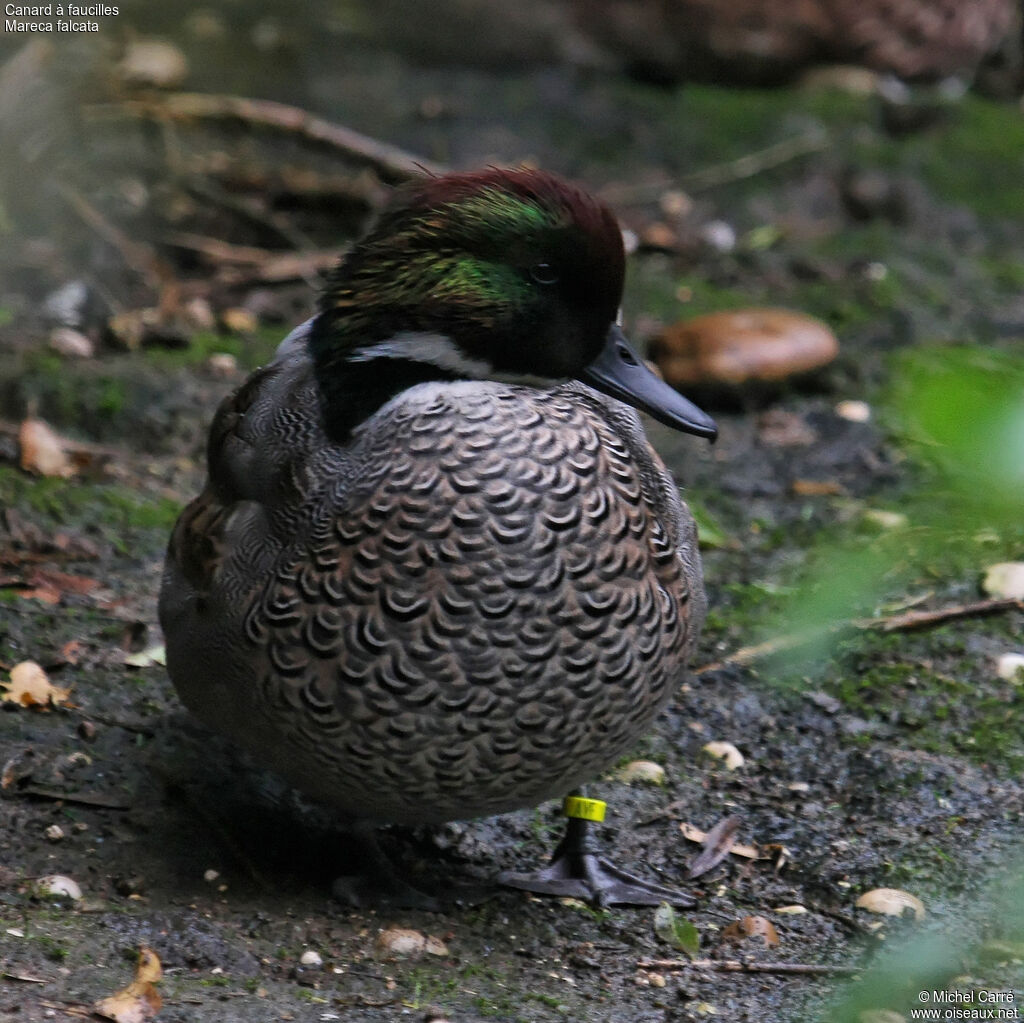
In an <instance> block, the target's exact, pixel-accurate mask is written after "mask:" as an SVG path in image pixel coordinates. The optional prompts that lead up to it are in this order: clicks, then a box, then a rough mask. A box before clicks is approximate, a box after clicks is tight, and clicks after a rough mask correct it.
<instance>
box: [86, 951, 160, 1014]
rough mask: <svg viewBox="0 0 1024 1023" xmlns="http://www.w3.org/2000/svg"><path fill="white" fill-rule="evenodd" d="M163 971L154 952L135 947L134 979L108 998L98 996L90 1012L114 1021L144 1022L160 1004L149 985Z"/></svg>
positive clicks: (153, 988)
mask: <svg viewBox="0 0 1024 1023" xmlns="http://www.w3.org/2000/svg"><path fill="white" fill-rule="evenodd" d="M162 975H163V970H162V969H161V967H160V960H159V959H158V958H157V954H156V953H155V952H154V951H153V950H152V949H151V948H146V947H145V946H143V947H142V948H140V949H139V964H138V966H137V967H136V968H135V979H134V980H133V981H132V982H131V983H130V984H129V985H128V986H127V987H125V988H122V989H121V990H120V991H118V992H117V993H116V994H113V995H110V996H109V997H108V998H102V999H100V1001H98V1002H96V1004H95V1005H94V1006H93V1012H94V1013H95V1014H96V1015H97V1016H102V1017H103V1018H104V1019H111V1020H114V1021H115V1023H145V1020H147V1019H150V1018H151V1017H153V1016H155V1015H156V1014H157V1013H158V1012H159V1011H160V1006H161V1005H162V1004H163V1003H162V1001H161V999H160V995H159V994H158V992H157V990H156V988H155V987H154V986H153V985H154V984H155V983H157V982H158V981H159V980H160V978H161V976H162Z"/></svg>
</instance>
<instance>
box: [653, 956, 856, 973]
mask: <svg viewBox="0 0 1024 1023" xmlns="http://www.w3.org/2000/svg"><path fill="white" fill-rule="evenodd" d="M637 966H638V967H639V968H640V969H641V970H688V969H698V970H718V971H719V972H720V973H790V974H803V975H810V976H818V977H820V976H837V977H852V976H853V975H854V974H857V973H863V972H864V970H863V968H862V967H859V966H826V965H824V964H819V963H744V962H741V961H740V960H738V959H693V960H690V959H642V960H641V961H640V962H638V963H637Z"/></svg>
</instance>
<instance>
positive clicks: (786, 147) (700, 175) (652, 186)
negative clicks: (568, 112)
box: [601, 132, 829, 206]
mask: <svg viewBox="0 0 1024 1023" xmlns="http://www.w3.org/2000/svg"><path fill="white" fill-rule="evenodd" d="M828 146H829V139H828V136H827V135H825V134H823V133H822V132H809V133H807V134H805V135H794V136H793V137H792V138H788V139H783V140H782V141H781V142H776V143H775V144H774V145H771V146H767V147H766V148H764V149H759V150H757V151H756V152H753V153H747V154H746V155H745V156H741V157H739V158H738V159H736V160H729V161H728V162H727V163H718V164H714V165H713V166H711V167H704V168H702V169H701V170H697V171H693V172H691V173H690V174H683V175H681V176H679V177H678V178H668V177H666V178H663V179H662V180H661V181H655V182H651V181H647V182H642V183H640V184H637V185H609V186H608V187H607V188H603V189H601V197H602V198H603V199H605V200H606V201H607V202H610V203H614V204H616V205H620V206H621V205H629V204H631V203H644V202H651V201H653V200H655V199H658V198H660V196H661V195H662V194H663V193H664V192H666V191H668V190H669V189H672V188H679V189H682V190H684V191H686V192H701V191H704V190H705V189H709V188H715V187H716V186H718V185H725V184H729V183H730V182H733V181H742V180H743V179H744V178H751V177H753V176H754V175H755V174H760V173H762V172H763V171H766V170H771V169H773V168H775V167H778V166H780V165H781V164H784V163H788V162H789V161H790V160H795V159H796V158H797V157H800V156H809V155H810V154H811V153H818V152H821V151H822V150H824V149H827V148H828Z"/></svg>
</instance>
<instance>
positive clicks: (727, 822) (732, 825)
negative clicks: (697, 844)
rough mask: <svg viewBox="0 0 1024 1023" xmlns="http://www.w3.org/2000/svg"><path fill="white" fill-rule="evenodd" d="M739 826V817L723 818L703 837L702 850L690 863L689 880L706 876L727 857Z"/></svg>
mask: <svg viewBox="0 0 1024 1023" xmlns="http://www.w3.org/2000/svg"><path fill="white" fill-rule="evenodd" d="M739 826H740V819H739V817H725V818H724V819H722V820H720V821H719V822H718V823H717V824H716V825H715V826H714V827H713V828H712V829H711V830H710V831H709V832H708V833H707V834H706V835H705V836H704V848H703V849H702V850H701V851H700V852H699V853H698V854H697V855H696V856H695V857H694V858H693V860H692V861H691V863H690V870H689V876H690V877H691V878H694V877H700V876H701V874H706V873H707V872H708V871H709V870H712V869H713V868H714V867H717V866H718V864H719V863H721V862H722V860H724V859H725V858H726V856H728V855H729V853H730V851H731V850H732V845H733V841H732V840H733V838H734V837H735V835H736V832H737V830H739Z"/></svg>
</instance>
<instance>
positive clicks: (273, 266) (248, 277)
mask: <svg viewBox="0 0 1024 1023" xmlns="http://www.w3.org/2000/svg"><path fill="white" fill-rule="evenodd" d="M345 251H346V250H345V249H317V250H316V251H314V252H282V253H280V255H275V256H273V257H271V258H270V259H268V260H267V261H266V262H265V263H263V264H262V265H260V266H249V267H244V266H233V267H232V266H223V267H221V268H220V269H219V270H218V271H217V280H218V281H220V282H221V283H223V284H235V285H238V284H247V283H249V282H251V281H261V282H263V283H264V284H280V283H281V282H283V281H297V280H313V278H314V277H315V276H316V275H317V274H319V273H321V272H323V271H324V270H329V269H330V268H331V267H332V266H334V265H335V264H336V263H337V262H338V260H339V259H341V257H342V256H343V255H344V253H345Z"/></svg>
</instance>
